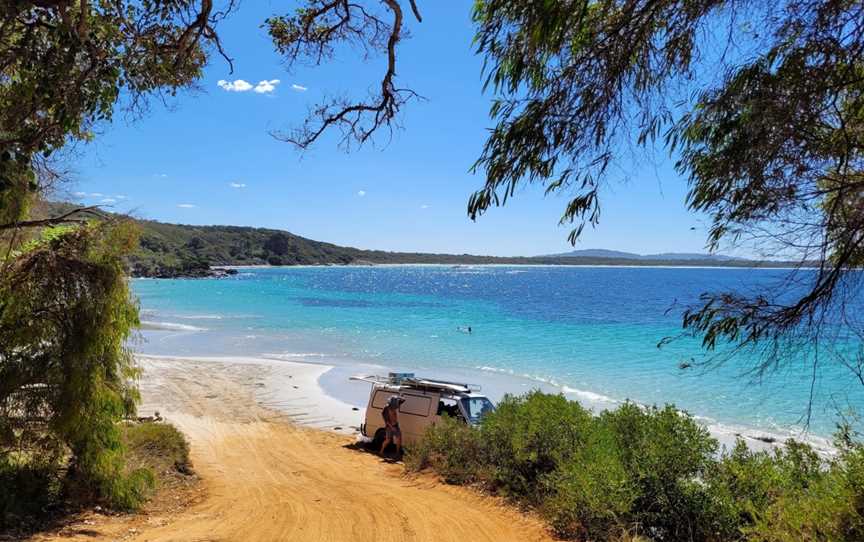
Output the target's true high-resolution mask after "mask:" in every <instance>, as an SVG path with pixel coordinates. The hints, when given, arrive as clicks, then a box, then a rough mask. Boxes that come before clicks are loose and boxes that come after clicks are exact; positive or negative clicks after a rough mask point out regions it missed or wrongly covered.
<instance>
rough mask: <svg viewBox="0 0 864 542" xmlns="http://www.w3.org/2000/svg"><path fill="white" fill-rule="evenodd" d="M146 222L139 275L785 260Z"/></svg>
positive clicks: (54, 210)
mask: <svg viewBox="0 0 864 542" xmlns="http://www.w3.org/2000/svg"><path fill="white" fill-rule="evenodd" d="M71 209H74V206H72V205H70V204H68V203H48V204H42V209H40V212H39V213H38V214H39V215H42V216H45V217H50V216H57V215H60V214H63V213H65V212H68V211H69V210H71ZM135 221H136V222H137V223H138V224H140V226H141V230H142V231H141V246H140V248H139V250H138V251H136V253H135V254H134V255H133V256H132V257H131V258H130V261H129V265H130V270H131V272H132V274H133V275H135V276H139V277H176V276H206V275H208V274H209V273H208V271H207V270H208V269H209V268H210V267H211V266H231V265H346V264H369V265H373V264H433V263H437V264H454V265H455V264H463V265H471V264H475V265H476V264H527V265H532V264H533V265H543V264H545V265H670V266H737V267H749V266H779V265H782V264H781V263H779V262H754V261H748V260H734V261H717V260H708V259H706V260H693V259H686V260H685V259H681V260H678V259H669V260H660V259H652V260H639V259H632V258H626V257H625V258H620V257H596V256H574V255H554V256H536V257H509V258H508V257H495V256H476V255H471V254H429V253H415V252H386V251H380V250H362V249H358V248H353V247H343V246H339V245H334V244H331V243H324V242H321V241H314V240H312V239H307V238H305V237H300V236H299V235H294V234H293V233H290V232H286V231H280V230H273V229H266V228H252V227H246V226H192V225H183V224H166V223H163V222H156V221H152V220H140V219H135Z"/></svg>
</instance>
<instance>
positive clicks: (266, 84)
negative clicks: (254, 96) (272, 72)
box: [254, 79, 280, 94]
mask: <svg viewBox="0 0 864 542" xmlns="http://www.w3.org/2000/svg"><path fill="white" fill-rule="evenodd" d="M279 82H280V81H279V80H278V79H271V80H269V81H259V82H258V84H257V85H255V89H254V90H255V92H257V93H258V94H267V93H268V92H273V91H274V90H276V85H278V84H279Z"/></svg>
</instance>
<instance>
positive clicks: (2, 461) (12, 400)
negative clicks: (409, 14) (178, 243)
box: [0, 0, 233, 524]
mask: <svg viewBox="0 0 864 542" xmlns="http://www.w3.org/2000/svg"><path fill="white" fill-rule="evenodd" d="M232 7H233V4H232V2H230V1H229V2H225V3H224V4H223V5H222V6H220V7H219V8H217V7H214V4H213V1H212V0H111V1H109V0H75V1H72V0H9V1H5V2H3V10H2V12H0V248H2V249H3V251H2V253H0V511H5V510H9V509H15V507H16V505H22V506H24V505H27V504H28V503H27V502H22V497H21V494H18V495H16V493H15V492H16V491H17V490H29V491H30V492H31V493H30V494H31V495H36V496H39V497H42V496H44V495H40V494H39V493H40V488H36V490H35V491H34V488H33V487H29V488H27V487H23V486H26V485H27V484H28V483H29V484H30V485H31V486H32V484H33V482H34V481H35V480H42V482H43V483H44V487H41V490H44V491H43V492H48V491H49V490H50V488H55V487H56V484H55V483H54V481H52V479H51V478H50V477H47V478H46V477H42V478H40V477H39V476H33V475H26V476H25V475H20V473H22V472H23V473H25V474H26V473H27V472H34V469H36V470H39V469H43V470H41V471H40V472H43V473H44V472H55V471H58V468H59V467H62V466H63V464H64V462H68V467H69V468H68V473H69V476H68V477H67V479H68V480H74V481H76V482H77V485H78V487H79V488H84V489H86V490H87V491H88V492H89V493H91V494H92V495H94V496H97V497H101V498H105V499H107V500H109V501H111V502H113V503H114V504H118V505H125V506H129V505H134V504H135V503H136V502H137V501H138V500H140V497H141V491H142V490H143V489H144V487H145V486H146V482H147V478H146V476H144V475H143V474H142V473H136V474H133V475H132V476H131V477H130V476H127V475H126V473H125V469H124V466H123V457H122V456H123V451H122V447H121V446H120V442H119V437H118V430H117V427H116V422H117V421H118V420H119V419H120V418H121V417H122V416H123V415H124V414H125V413H128V412H130V411H131V410H133V409H134V403H135V399H136V393H135V388H134V383H133V379H134V377H135V375H136V368H135V366H134V363H133V361H132V359H131V356H130V355H129V353H128V351H127V350H126V346H125V340H126V339H127V338H128V337H129V334H130V333H131V331H132V329H133V328H134V326H135V325H136V324H137V321H138V320H137V318H138V312H137V305H136V304H135V302H133V301H132V299H131V297H130V295H129V292H128V288H127V284H126V280H125V264H124V261H123V257H124V256H125V255H126V254H128V253H129V252H130V251H131V250H132V249H133V248H134V247H135V245H136V233H135V231H134V229H133V228H132V227H131V225H130V224H125V223H118V222H113V221H101V222H100V221H94V219H95V218H97V217H96V215H98V210H96V209H93V208H83V209H73V210H70V212H68V213H65V214H63V215H61V216H55V217H40V218H34V217H31V216H29V210H30V208H31V206H32V204H33V202H34V201H35V199H36V198H38V197H39V196H40V195H41V194H43V193H44V192H45V191H46V190H49V189H50V188H51V184H52V183H53V182H54V181H55V180H56V179H57V176H58V171H57V170H56V169H55V167H54V163H53V159H52V157H53V156H55V155H56V154H57V153H58V152H61V151H62V150H63V149H64V148H65V147H66V146H67V145H70V144H74V142H76V141H89V140H90V139H92V138H93V134H94V128H96V127H98V126H99V124H100V123H106V122H109V121H110V120H111V119H112V117H113V116H114V115H115V112H116V111H118V110H119V111H125V112H126V113H129V114H136V113H137V112H140V111H141V109H142V108H143V107H144V106H145V105H146V103H147V99H148V98H149V97H154V96H155V97H160V96H161V97H165V96H166V95H168V94H173V93H174V92H176V91H177V90H178V89H183V88H187V87H190V86H192V85H193V84H194V82H195V80H196V79H197V78H198V77H199V76H200V75H201V72H202V68H203V66H204V64H205V62H206V61H207V58H208V55H209V54H210V53H211V52H212V51H214V50H215V51H219V52H221V45H220V42H219V39H218V37H217V34H216V33H215V25H216V24H217V23H218V22H219V20H221V19H222V18H223V17H224V16H225V15H226V14H227V13H228V11H229V10H230V9H231V8H232ZM59 472H62V469H60V470H59ZM16 473H17V474H16ZM21 476H23V478H22V477H21ZM16 480H17V482H16ZM28 480H29V482H28ZM22 481H23V482H26V483H24V484H23V486H22V485H21V484H19V483H18V482H22ZM34 498H35V497H34ZM23 500H26V498H24V499H23ZM10 503H11V504H10ZM3 521H4V518H3V517H2V516H0V524H2V523H3Z"/></svg>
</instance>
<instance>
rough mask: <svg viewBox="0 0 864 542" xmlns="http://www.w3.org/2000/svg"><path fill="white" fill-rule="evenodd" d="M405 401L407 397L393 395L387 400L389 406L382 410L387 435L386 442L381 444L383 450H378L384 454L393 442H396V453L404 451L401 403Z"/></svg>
mask: <svg viewBox="0 0 864 542" xmlns="http://www.w3.org/2000/svg"><path fill="white" fill-rule="evenodd" d="M404 402H405V399H403V398H401V397H397V396H395V395H393V396H391V397H390V399H389V400H388V401H387V406H386V407H384V410H382V411H381V415H382V416H384V426H385V427H386V436H385V438H384V443H383V444H382V445H381V451H380V452H378V453H379V454H380V455H384V450H386V449H387V446H389V445H390V443H391V442H392V443H394V444H396V455H397V456H398V455H399V454H401V453H402V430H401V429H399V405H401V404H402V403H404Z"/></svg>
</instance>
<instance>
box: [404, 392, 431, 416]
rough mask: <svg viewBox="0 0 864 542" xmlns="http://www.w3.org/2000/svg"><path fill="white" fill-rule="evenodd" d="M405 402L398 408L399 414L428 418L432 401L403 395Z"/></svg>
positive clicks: (426, 398)
mask: <svg viewBox="0 0 864 542" xmlns="http://www.w3.org/2000/svg"><path fill="white" fill-rule="evenodd" d="M402 397H403V398H404V399H405V402H404V403H402V406H401V407H399V412H402V413H405V414H413V415H415V416H428V415H429V407H430V406H431V404H432V401H431V400H430V399H429V397H423V396H421V395H403V396H402Z"/></svg>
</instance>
